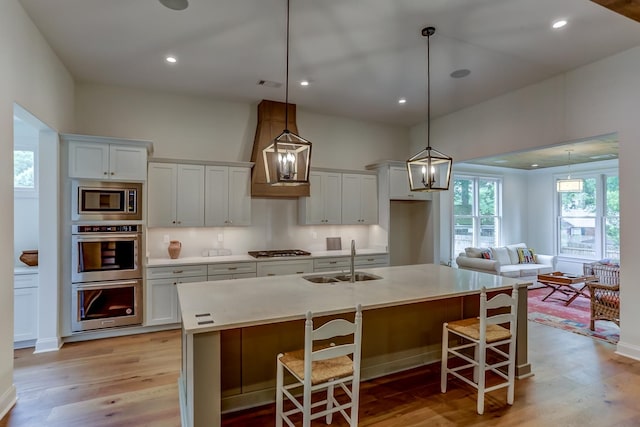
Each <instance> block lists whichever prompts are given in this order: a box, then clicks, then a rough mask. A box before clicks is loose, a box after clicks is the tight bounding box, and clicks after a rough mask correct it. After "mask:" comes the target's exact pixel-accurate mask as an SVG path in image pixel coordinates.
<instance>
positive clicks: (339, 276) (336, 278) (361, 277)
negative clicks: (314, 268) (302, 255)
mask: <svg viewBox="0 0 640 427" xmlns="http://www.w3.org/2000/svg"><path fill="white" fill-rule="evenodd" d="M302 278H303V279H305V280H308V281H310V282H312V283H339V282H349V281H350V280H351V275H350V274H348V273H333V274H316V275H313V276H302ZM354 279H355V281H356V282H363V281H366V280H377V279H382V277H380V276H376V275H375V274H369V273H363V272H361V271H356V272H355V273H354Z"/></svg>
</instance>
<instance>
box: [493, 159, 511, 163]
mask: <svg viewBox="0 0 640 427" xmlns="http://www.w3.org/2000/svg"><path fill="white" fill-rule="evenodd" d="M507 162H508V160H505V159H498V160H494V161H493V163H507Z"/></svg>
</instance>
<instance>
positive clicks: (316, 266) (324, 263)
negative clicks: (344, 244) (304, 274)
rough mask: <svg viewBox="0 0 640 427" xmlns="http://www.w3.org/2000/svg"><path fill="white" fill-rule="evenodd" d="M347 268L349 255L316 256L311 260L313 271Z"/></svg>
mask: <svg viewBox="0 0 640 427" xmlns="http://www.w3.org/2000/svg"><path fill="white" fill-rule="evenodd" d="M343 268H349V257H332V258H317V259H314V260H313V270H314V271H329V270H330V269H332V270H340V269H343Z"/></svg>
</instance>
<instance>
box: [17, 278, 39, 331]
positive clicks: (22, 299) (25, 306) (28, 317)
mask: <svg viewBox="0 0 640 427" xmlns="http://www.w3.org/2000/svg"><path fill="white" fill-rule="evenodd" d="M36 338H38V288H21V289H14V294H13V341H14V342H17V341H25V340H34V339H36Z"/></svg>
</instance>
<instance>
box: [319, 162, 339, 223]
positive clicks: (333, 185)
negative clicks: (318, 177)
mask: <svg viewBox="0 0 640 427" xmlns="http://www.w3.org/2000/svg"><path fill="white" fill-rule="evenodd" d="M322 190H323V200H324V218H325V222H324V223H325V224H342V174H340V173H327V174H325V176H324V179H323V182H322Z"/></svg>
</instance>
